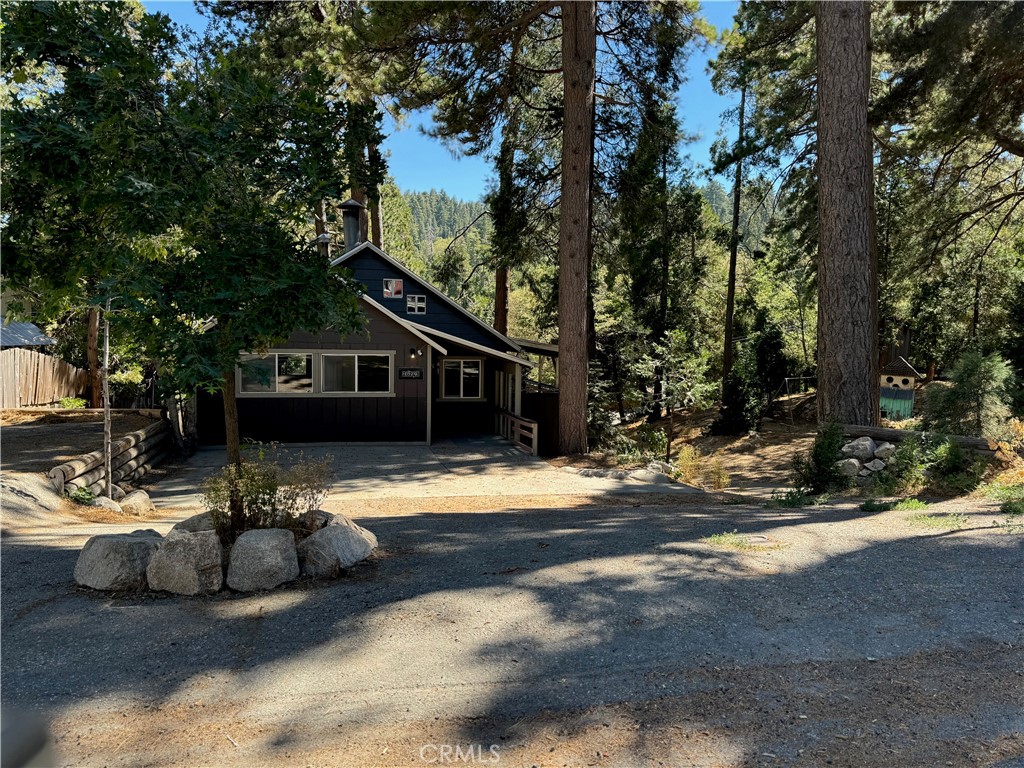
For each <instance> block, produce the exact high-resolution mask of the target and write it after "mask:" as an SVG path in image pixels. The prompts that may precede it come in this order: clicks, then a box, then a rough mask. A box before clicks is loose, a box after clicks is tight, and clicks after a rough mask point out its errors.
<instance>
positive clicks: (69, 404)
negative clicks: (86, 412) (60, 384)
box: [57, 397, 87, 408]
mask: <svg viewBox="0 0 1024 768" xmlns="http://www.w3.org/2000/svg"><path fill="white" fill-rule="evenodd" d="M57 405H59V406H60V407H61V408H85V406H86V405H87V403H86V402H85V400H83V399H82V398H80V397H62V398H61V399H60V402H58V403H57Z"/></svg>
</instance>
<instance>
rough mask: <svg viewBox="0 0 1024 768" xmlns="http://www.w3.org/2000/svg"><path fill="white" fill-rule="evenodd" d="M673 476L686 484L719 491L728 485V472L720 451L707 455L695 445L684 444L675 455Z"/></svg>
mask: <svg viewBox="0 0 1024 768" xmlns="http://www.w3.org/2000/svg"><path fill="white" fill-rule="evenodd" d="M674 476H675V477H676V478H677V479H679V480H682V481H683V482H684V483H687V484H688V485H697V486H700V487H701V488H712V489H714V490H716V491H720V490H722V489H723V488H728V487H729V481H730V478H729V473H728V471H726V469H725V460H724V458H723V456H722V454H721V452H716V453H715V454H714V455H712V456H710V457H709V456H707V455H706V454H703V453H701V452H700V449H699V448H697V447H696V446H693V445H690V444H686V445H684V446H683V447H682V448H680V449H679V453H678V455H677V456H676V463H675V473H674Z"/></svg>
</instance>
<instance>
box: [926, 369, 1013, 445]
mask: <svg viewBox="0 0 1024 768" xmlns="http://www.w3.org/2000/svg"><path fill="white" fill-rule="evenodd" d="M950 379H951V381H952V386H949V387H943V386H939V385H932V386H930V387H928V389H927V390H925V402H924V424H925V428H926V429H930V430H935V431H937V432H942V433H945V434H950V435H973V436H975V437H988V438H991V439H993V440H1005V439H1007V437H1008V435H1007V431H1008V427H1007V423H1008V422H1009V419H1010V402H1011V399H1012V394H1011V393H1012V391H1013V388H1014V385H1015V379H1014V375H1013V371H1012V369H1011V368H1010V366H1009V364H1008V363H1007V362H1006V361H1005V360H1003V359H1002V358H1001V357H999V355H982V354H981V352H978V351H971V352H967V353H966V354H965V355H964V356H963V357H961V358H960V360H959V361H958V362H957V364H956V366H954V368H953V372H952V374H951V375H950Z"/></svg>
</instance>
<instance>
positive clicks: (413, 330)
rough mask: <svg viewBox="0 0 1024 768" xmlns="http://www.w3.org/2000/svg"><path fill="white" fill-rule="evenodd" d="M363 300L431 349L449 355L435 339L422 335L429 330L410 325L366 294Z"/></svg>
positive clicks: (413, 324) (414, 324)
mask: <svg viewBox="0 0 1024 768" xmlns="http://www.w3.org/2000/svg"><path fill="white" fill-rule="evenodd" d="M362 299H363V301H365V302H366V303H367V304H369V305H370V306H371V307H373V308H374V309H376V310H377V311H378V312H380V313H381V314H383V315H385V316H386V317H388V318H390V319H391V320H393V321H394V322H396V323H398V324H399V325H400V326H402V327H403V328H405V330H407V331H408V332H409V333H411V334H412V335H413V336H415V337H416V338H417V339H419V340H420V341H423V342H425V343H426V344H429V345H430V346H431V347H433V348H434V349H436V350H437V351H438V352H440V353H441V354H442V355H447V354H448V350H447V349H445V348H444V347H442V346H441V345H440V344H438V343H437V342H436V341H434V340H433V339H431V338H430V337H428V336H426V335H424V334H423V333H422V331H423V330H428V329H425V328H422V326H418V325H416V323H410V322H409V321H408V320H403V319H402V318H400V317H399V316H398V315H396V314H395V313H394V312H392V311H391V310H390V309H388V308H387V307H385V306H384V305H383V304H380V303H379V302H376V301H374V300H373V299H371V298H370V297H369V296H367V295H366V294H365V293H364V294H363V296H362Z"/></svg>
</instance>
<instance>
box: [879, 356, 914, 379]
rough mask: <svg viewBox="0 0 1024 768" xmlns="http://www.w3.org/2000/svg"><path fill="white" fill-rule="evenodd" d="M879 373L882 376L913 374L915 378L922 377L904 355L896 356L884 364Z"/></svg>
mask: <svg viewBox="0 0 1024 768" xmlns="http://www.w3.org/2000/svg"><path fill="white" fill-rule="evenodd" d="M880 373H881V374H882V375H883V376H913V377H914V378H915V379H921V378H924V377H923V376H922V375H921V374H920V373H918V372H917V370H916V369H915V368H914V366H912V365H911V364H910V363H908V362H907V359H906V358H905V357H897V358H896V359H895V360H893V361H892V362H891V363H889V364H888V365H887V366H885V367H884V368H883V369H882V370H881V371H880Z"/></svg>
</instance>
